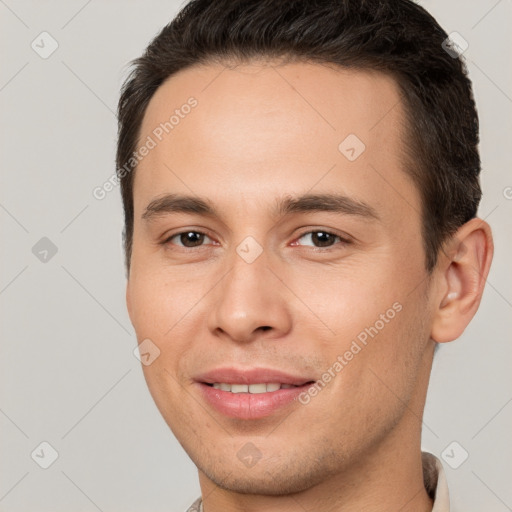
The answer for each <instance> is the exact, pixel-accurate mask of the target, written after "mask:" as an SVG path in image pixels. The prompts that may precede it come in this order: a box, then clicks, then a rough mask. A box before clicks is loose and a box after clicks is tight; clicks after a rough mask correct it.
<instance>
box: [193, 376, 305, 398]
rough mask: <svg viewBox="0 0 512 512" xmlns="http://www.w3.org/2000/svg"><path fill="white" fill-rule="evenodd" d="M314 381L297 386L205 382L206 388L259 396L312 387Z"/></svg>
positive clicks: (272, 383)
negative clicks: (282, 390)
mask: <svg viewBox="0 0 512 512" xmlns="http://www.w3.org/2000/svg"><path fill="white" fill-rule="evenodd" d="M313 383H314V381H312V380H311V381H309V382H305V383H304V384H301V385H296V384H284V383H279V382H269V383H257V384H228V383H225V382H214V383H213V384H210V383H208V382H204V383H203V384H205V385H206V386H210V387H212V388H214V389H220V390H221V391H227V392H228V393H235V394H237V393H250V394H252V395H259V394H262V393H273V392H274V391H279V390H280V389H293V388H299V387H301V386H306V385H311V384H313Z"/></svg>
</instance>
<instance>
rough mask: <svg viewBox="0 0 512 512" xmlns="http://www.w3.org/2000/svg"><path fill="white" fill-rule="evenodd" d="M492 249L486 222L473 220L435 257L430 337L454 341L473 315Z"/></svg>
mask: <svg viewBox="0 0 512 512" xmlns="http://www.w3.org/2000/svg"><path fill="white" fill-rule="evenodd" d="M493 253H494V246H493V240H492V233H491V228H490V227H489V224H487V222H485V221H483V220H481V219H478V218H474V219H471V220H470V221H468V222H466V224H464V225H463V226H461V227H460V228H459V229H458V230H457V232H456V233H455V234H454V235H453V237H451V239H450V240H449V241H448V242H447V243H446V244H445V246H444V247H443V250H442V251H440V253H439V261H438V264H437V268H436V276H437V277H436V281H437V285H438V286H437V287H436V288H437V290H438V292H437V293H436V295H435V297H434V300H435V302H434V310H433V321H432V329H431V333H430V337H431V338H432V339H433V340H434V341H437V342H438V343H445V342H447V341H453V340H455V339H457V338H458V337H459V336H460V335H461V334H462V333H463V332H464V329H465V328H466V327H467V325H468V324H469V322H470V321H471V319H472V318H473V316H474V315H475V313H476V311H477V309H478V306H479V305H480V300H481V298H482V294H483V291H484V286H485V282H486V279H487V275H488V274H489V268H490V266H491V261H492V256H493Z"/></svg>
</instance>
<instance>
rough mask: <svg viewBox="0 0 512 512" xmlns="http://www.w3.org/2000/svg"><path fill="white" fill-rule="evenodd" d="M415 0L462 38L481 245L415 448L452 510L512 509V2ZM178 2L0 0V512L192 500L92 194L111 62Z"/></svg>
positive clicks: (98, 176)
mask: <svg viewBox="0 0 512 512" xmlns="http://www.w3.org/2000/svg"><path fill="white" fill-rule="evenodd" d="M421 3H422V5H424V6H425V7H426V8H427V10H429V11H430V12H431V13H432V14H433V15H434V17H436V19H437V20H438V21H439V22H440V24H441V25H442V26H443V27H444V28H445V30H446V31H447V32H448V33H451V32H453V31H456V32H458V33H459V34H461V35H462V36H463V37H464V39H465V40H466V41H467V42H468V43H469V47H468V49H467V50H466V52H465V53H464V56H465V58H466V61H467V65H468V68H469V71H470V77H471V79H472V80H473V84H474V91H475V96H476V102H477V107H478V111H479V115H480V122H481V157H482V166H483V171H482V178H481V182H482V187H483V191H484V195H483V200H482V203H481V207H480V210H479V216H480V217H482V218H484V219H486V220H487V221H488V222H489V223H490V225H491V227H492V229H493V232H494V237H495V245H496V252H495V257H494V262H493V266H492V269H491V272H490V276H489V279H488V283H487V287H486V290H485V293H484V297H483V301H482V304H481V306H480V310H479V312H478V313H477V315H476V317H475V319H474V320H473V321H472V323H471V324H470V326H469V327H468V328H467V329H466V331H465V333H464V334H463V336H462V337H461V338H460V339H459V340H457V341H455V342H453V343H450V344H446V345H444V346H443V347H442V349H441V350H440V351H438V353H437V356H436V360H435V364H434V368H433V372H432V377H431V385H430V389H429V394H428V400H427V406H426V410H425V417H424V429H423V448H424V449H425V450H428V451H431V452H432V453H434V454H435V455H437V456H438V457H440V458H443V455H442V454H443V453H445V457H444V461H443V464H444V466H445V469H446V473H447V478H448V482H449V488H450V493H451V496H452V507H453V510H455V511H457V510H458V511H464V512H473V511H485V512H502V511H503V512H504V511H506V510H512V487H511V486H510V482H511V481H512V457H511V447H512V443H511V437H510V432H512V428H511V427H512V385H511V379H510V375H511V368H512V363H511V361H512V358H511V356H512V343H511V333H512V329H511V321H510V318H511V316H512V286H511V285H512V277H511V272H510V261H511V258H510V254H511V252H512V236H511V234H512V232H511V227H512V222H511V216H512V188H510V187H512V174H511V169H512V158H511V152H510V149H511V142H512V140H511V134H512V126H511V124H512V123H511V119H512V116H511V113H512V66H511V65H510V62H511V55H510V54H511V48H512V44H511V43H512V35H511V32H510V25H511V23H512V4H511V1H510V0H501V1H496V0H478V1H467V0H465V1H464V0H457V1H454V0H450V2H446V1H443V0H424V1H422V2H421ZM180 6H181V2H177V1H152V2H143V1H140V0H139V1H134V0H131V1H126V0H125V1H121V0H115V1H106V0H103V1H100V0H89V1H86V0H73V1H70V0H66V1H64V0H58V1H57V0H54V1H45V2H42V1H37V2H36V1H35V0H32V1H28V0H18V1H16V0H0V38H1V48H2V54H1V64H0V108H1V121H0V122H1V128H2V129H1V137H0V159H1V160H0V161H1V183H0V222H1V227H2V243H1V244H0V258H1V263H2V265H1V273H0V307H1V318H0V322H1V323H0V329H1V336H2V337H1V342H2V345H1V357H0V375H1V391H0V429H1V438H0V439H1V441H0V443H1V445H0V446H1V457H0V460H1V464H0V511H2V512H7V511H9V512H28V511H31V512H50V511H52V512H69V511H71V510H72V511H76V512H78V511H84V512H85V511H98V510H99V511H103V512H115V511H119V512H143V511H151V512H164V511H165V512H175V511H176V512H181V511H185V510H186V508H187V507H188V506H189V505H190V504H191V503H192V501H193V500H194V499H195V498H197V497H198V496H199V494H200V490H199V484H198V479H197V472H196V468H195V466H194V464H193V463H192V462H191V461H190V460H189V459H188V457H187V455H186V454H185V453H184V451H183V450H182V448H181V447H180V445H179V443H178V442H177V441H176V440H175V438H174V437H173V435H172V433H171V432H170V430H169V428H168V427H167V425H166V424H165V422H164V421H163V419H162V418H161V416H160V413H159V412H158V410H157V409H156V406H155V405H154V403H153V401H152V399H151V396H150V395H149V392H148V390H147V386H146V383H145V381H144V378H143V375H142V370H141V366H140V362H139V361H138V360H137V359H136V358H135V356H134V355H133V350H134V348H135V347H136V339H135V335H134V331H133V329H132V327H131V325H130V322H129V318H128V315H127V312H126V307H125V302H124V292H125V274H124V267H123V253H122V246H121V231H122V228H123V219H122V210H121V201H120V195H119V191H118V190H114V191H113V192H111V193H110V194H108V195H107V197H106V198H105V199H103V200H97V199H95V198H94V197H93V194H92V191H93V189H94V188H95V187H97V186H99V185H101V184H103V183H104V182H105V180H107V179H108V178H109V177H110V176H111V175H112V173H113V172H114V170H115V165H114V152H115V144H116V129H117V126H116V117H115V109H116V104H117V100H118V96H119V89H120V86H121V83H122V81H123V79H124V78H125V76H126V72H127V69H128V68H127V64H128V62H129V61H130V60H131V59H133V58H135V57H137V56H139V54H141V52H142V51H143V49H144V48H145V46H146V45H147V44H148V43H149V41H150V40H151V39H152V38H153V37H154V36H155V35H156V34H157V33H158V32H159V31H160V29H161V28H162V27H163V26H164V25H165V24H166V23H168V22H169V21H170V20H171V19H172V17H173V16H174V14H175V13H176V12H177V11H178V9H179V7H180ZM42 32H47V33H48V35H42V36H41V35H40V34H41V33H42ZM41 38H44V39H43V41H44V42H43V43H41ZM33 41H35V42H34V43H33ZM56 44H58V47H57V49H56V50H55V51H54V52H53V53H52V54H51V55H49V56H47V58H43V57H42V56H41V54H43V55H44V52H50V51H51V50H52V49H53V46H55V45H56ZM52 45H53V46H52ZM454 442H455V443H456V444H452V443H454ZM41 443H48V444H43V445H41ZM446 449H448V451H447V452H446V451H445V450H446ZM466 452H467V454H468V456H467V459H466V460H465V461H464V462H463V463H461V464H460V466H459V467H458V468H456V469H454V468H452V467H450V465H448V464H447V463H446V460H447V459H446V453H448V454H451V456H452V458H454V457H455V458H456V459H457V460H458V461H459V462H460V460H462V458H464V457H465V453H466ZM56 455H58V458H57V459H56V460H54V461H53V463H52V464H51V465H50V466H49V467H48V468H47V469H43V468H42V467H41V465H44V464H48V463H49V462H52V460H53V459H54V458H55V456H56ZM452 465H455V464H453V463H452Z"/></svg>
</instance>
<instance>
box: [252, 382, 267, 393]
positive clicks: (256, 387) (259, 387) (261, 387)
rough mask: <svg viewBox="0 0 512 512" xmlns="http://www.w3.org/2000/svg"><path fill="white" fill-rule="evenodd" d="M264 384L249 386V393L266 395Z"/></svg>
mask: <svg viewBox="0 0 512 512" xmlns="http://www.w3.org/2000/svg"><path fill="white" fill-rule="evenodd" d="M266 392H267V385H266V384H249V393H266Z"/></svg>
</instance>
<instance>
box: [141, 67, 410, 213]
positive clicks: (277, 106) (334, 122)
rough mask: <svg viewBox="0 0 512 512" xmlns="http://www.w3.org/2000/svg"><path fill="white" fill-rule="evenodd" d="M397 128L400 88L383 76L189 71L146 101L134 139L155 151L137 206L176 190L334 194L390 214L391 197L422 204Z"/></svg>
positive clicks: (145, 163)
mask: <svg viewBox="0 0 512 512" xmlns="http://www.w3.org/2000/svg"><path fill="white" fill-rule="evenodd" d="M191 98H193V101H195V106H194V107H193V108H189V107H186V108H184V107H183V106H184V105H187V103H188V104H190V101H191V100H190V99H191ZM173 114H174V119H172V120H171V121H172V123H169V120H170V119H171V116H172V115H173ZM403 120H404V113H403V104H402V101H401V98H400V94H399V89H398V85H397V84H396V82H395V81H394V80H393V79H392V78H391V77H390V76H387V75H385V74H382V73H377V72H373V71H363V70H347V69H341V68H336V67H333V66H324V65H320V64H312V63H303V62H302V63H288V64H283V65H279V64H278V63H276V62H274V63H273V62H271V61H270V62H269V61H265V62H263V61H259V62H258V61H254V62H251V63H248V64H239V65H237V66H230V67H227V66H224V65H222V64H213V63H212V64H209V65H198V66H194V67H191V68H188V69H185V70H183V71H180V72H178V73H177V74H176V75H173V76H172V77H170V78H169V79H167V80H166V81H165V82H164V84H162V85H161V86H160V87H159V89H158V90H157V91H156V93H155V94H154V96H153V98H152V99H151V101H150V102H149V105H148V107H147V109H146V112H145V115H144V119H143V123H142V126H141V132H140V138H139V141H140V143H141V144H142V143H144V141H147V138H148V137H151V138H152V139H154V141H155V147H154V148H153V149H151V151H149V153H148V154H147V156H145V157H144V159H143V160H142V161H141V162H140V163H139V165H138V168H137V172H136V176H135V184H134V189H135V190H136V193H135V203H136V205H137V203H138V202H140V203H141V204H140V207H143V205H142V203H143V202H146V203H147V202H149V200H151V199H152V198H154V197H155V196H157V195H159V194H164V193H169V192H176V191H179V192H187V193H190V192H194V193H197V194H198V195H204V194H206V195H210V196H212V195H214V196H215V197H216V198H217V199H218V201H219V202H221V203H222V202H223V201H224V202H226V201H227V202H231V203H232V201H233V196H234V195H235V194H238V197H249V196H251V197H252V198H253V200H254V203H255V204H256V203H259V204H261V201H263V200H265V198H266V197H270V196H275V195H276V192H277V191H281V192H290V193H293V192H297V193H298V192H305V191H306V190H309V189H311V188H312V187H315V188H316V189H322V191H323V192H325V191H327V190H330V191H332V188H333V187H335V188H338V189H340V192H346V193H349V194H356V195H359V196H361V195H363V196H365V197H364V199H365V201H367V202H370V203H373V204H376V205H377V206H378V205H384V204H385V203H389V204H388V208H395V209H396V207H397V206H398V202H397V198H396V197H395V198H393V197H392V196H393V194H391V195H390V190H391V189H395V194H396V193H398V194H400V192H399V191H400V190H401V189H407V190H402V192H403V193H406V194H407V195H409V196H410V197H409V203H410V202H411V201H412V202H414V201H415V199H416V200H418V201H419V198H418V197H412V196H417V194H416V191H415V190H414V187H413V185H412V183H411V182H410V180H409V178H408V177H407V176H406V174H405V173H404V172H403V163H402V152H403V147H404V141H403V137H402V133H403V132H404V130H403ZM166 123H167V124H166ZM159 128H160V129H159ZM165 128H167V130H165ZM155 130H156V131H155ZM155 133H156V134H157V135H158V136H157V135H155ZM354 157H356V158H354ZM386 182H387V185H386ZM390 187H391V188H390ZM400 206H401V207H404V208H405V207H406V206H407V205H405V204H402V205H400ZM409 208H410V206H409Z"/></svg>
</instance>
